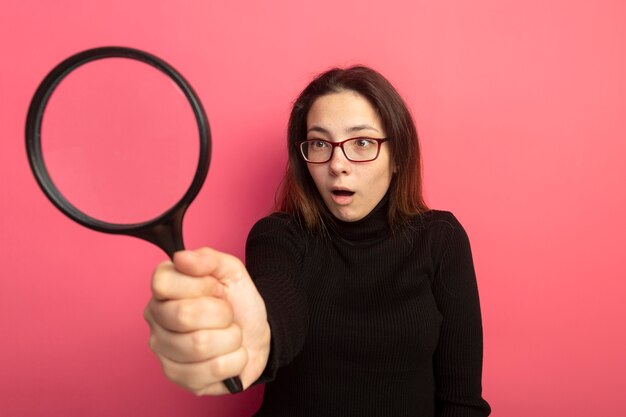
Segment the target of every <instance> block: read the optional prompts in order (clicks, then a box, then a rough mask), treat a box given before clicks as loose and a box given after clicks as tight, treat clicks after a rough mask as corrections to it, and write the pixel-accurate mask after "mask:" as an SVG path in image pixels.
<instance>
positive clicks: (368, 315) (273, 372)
mask: <svg viewBox="0 0 626 417" xmlns="http://www.w3.org/2000/svg"><path fill="white" fill-rule="evenodd" d="M386 211H387V204H386V201H385V200H383V202H381V203H380V204H379V206H377V207H376V208H375V209H374V210H373V211H372V213H370V214H369V215H368V216H367V217H366V218H364V219H362V220H360V221H357V222H350V223H348V222H342V221H338V220H336V221H334V222H333V224H332V225H331V227H330V230H329V233H328V234H327V235H323V236H322V235H313V234H311V233H309V232H307V231H306V230H305V229H303V228H302V227H301V226H300V225H299V223H298V222H297V221H296V220H295V219H294V218H293V217H292V216H289V215H286V214H277V213H276V214H273V215H271V216H269V217H266V218H264V219H261V220H260V221H259V222H258V223H257V224H256V225H255V226H254V228H253V229H252V231H251V232H250V235H249V237H248V242H247V248H246V263H247V267H248V270H249V272H250V274H251V276H252V278H253V279H254V281H255V284H256V286H257V288H258V290H259V292H260V293H261V295H262V296H263V299H264V300H265V304H266V308H267V313H268V320H269V324H270V327H271V330H272V341H271V353H270V358H269V363H268V365H267V368H266V370H265V372H264V374H263V375H262V377H261V379H260V380H259V382H267V384H266V386H265V395H264V399H263V404H262V405H261V409H260V410H259V412H258V413H257V414H256V415H257V416H259V417H261V416H262V417H268V416H271V417H282V416H284V417H308V416H311V417H313V416H314V417H335V416H337V417H368V416H371V417H387V416H389V417H404V416H406V417H434V416H437V417H444V416H446V417H452V416H455V417H460V416H472V417H478V416H481V417H482V416H487V415H488V414H489V412H490V409H489V405H488V404H487V403H486V402H485V401H484V400H483V399H482V396H481V373H482V325H481V315H480V305H479V300H478V291H477V286H476V278H475V274H474V267H473V262H472V255H471V251H470V245H469V241H468V238H467V235H466V233H465V231H464V230H463V227H462V226H461V225H460V224H459V222H458V221H457V220H456V218H455V217H454V216H453V215H452V214H451V213H448V212H443V211H429V212H427V213H425V214H423V215H421V216H416V217H415V218H414V219H412V221H411V222H410V224H408V225H407V226H406V227H404V228H403V229H402V230H400V231H396V232H395V233H392V232H391V230H390V229H389V227H388V225H387V220H386ZM270 381H271V382H270Z"/></svg>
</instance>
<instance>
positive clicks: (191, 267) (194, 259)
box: [173, 247, 245, 282]
mask: <svg viewBox="0 0 626 417" xmlns="http://www.w3.org/2000/svg"><path fill="white" fill-rule="evenodd" d="M173 262H174V266H175V267H176V270H177V271H178V272H180V273H183V274H185V275H190V276H194V277H203V276H208V275H211V276H213V277H214V278H216V279H218V280H220V281H233V282H236V281H239V280H240V279H241V278H242V277H243V275H244V273H245V267H244V266H243V263H242V262H241V261H240V260H239V259H238V258H236V257H234V256H232V255H229V254H227V253H224V252H219V251H216V250H215V249H211V248H207V247H204V248H199V249H195V250H184V251H180V252H176V253H175V254H174V259H173Z"/></svg>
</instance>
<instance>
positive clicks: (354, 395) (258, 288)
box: [146, 67, 490, 417]
mask: <svg viewBox="0 0 626 417" xmlns="http://www.w3.org/2000/svg"><path fill="white" fill-rule="evenodd" d="M288 149H289V166H288V170H287V173H286V175H285V179H284V181H283V184H282V188H281V190H280V193H279V204H278V211H277V213H274V214H272V215H270V216H268V217H266V218H264V219H261V220H260V221H259V222H258V223H257V224H256V225H255V226H254V228H253V229H252V231H251V232H250V235H249V237H248V242H247V246H246V266H244V265H243V264H242V263H241V262H239V261H238V260H237V259H235V258H234V257H232V256H230V255H227V254H223V253H220V252H216V251H214V250H212V249H208V248H204V249H199V250H197V251H185V252H180V253H177V254H176V256H175V258H174V262H173V263H170V262H166V263H163V264H161V265H160V266H159V267H158V268H157V270H156V272H155V274H154V277H153V294H154V296H153V298H152V300H151V301H150V303H149V304H148V307H147V308H146V319H147V321H148V323H149V324H150V327H151V334H152V336H151V346H152V349H153V351H154V352H155V353H156V355H157V356H158V357H159V359H160V361H161V362H162V365H163V369H164V372H165V374H166V375H167V376H168V377H169V378H170V379H171V380H173V381H174V382H176V383H178V384H180V385H181V386H183V387H184V388H186V389H188V390H191V391H193V392H195V393H196V394H199V395H201V394H211V395H215V394H223V393H226V392H227V391H226V388H225V387H224V385H223V384H222V382H221V381H223V380H225V379H227V378H229V377H233V376H236V375H240V377H241V381H242V384H243V388H247V387H249V386H250V385H251V384H253V383H267V384H266V386H265V394H264V400H263V404H262V405H261V409H260V410H259V412H258V413H257V416H290V417H294V416H297V417H306V416H316V417H319V416H342V417H348V416H359V417H365V416H376V417H384V416H412V417H414V416H423V417H428V416H438V417H441V416H487V415H488V414H489V413H490V408H489V405H488V404H487V403H486V402H485V401H484V400H483V398H482V395H481V373H482V325H481V315H480V305H479V299H478V291H477V286H476V279H475V274H474V267H473V263H472V256H471V251H470V245H469V241H468V238H467V235H466V233H465V231H464V230H463V228H462V226H461V225H460V224H459V222H458V221H457V220H456V219H455V217H454V216H453V215H452V214H451V213H449V212H443V211H435V210H429V209H428V208H427V207H426V205H425V204H424V202H423V199H422V193H421V176H420V152H419V144H418V139H417V133H416V130H415V126H414V123H413V121H412V118H411V115H410V113H409V111H408V110H407V108H406V105H405V104H404V102H403V100H402V99H401V97H400V96H399V95H398V93H397V92H396V91H395V89H394V88H393V87H392V86H391V84H390V83H389V82H388V81H387V80H386V79H385V78H384V77H383V76H381V75H380V74H379V73H377V72H376V71H374V70H372V69H370V68H366V67H352V68H348V69H333V70H330V71H327V72H325V73H323V74H321V75H320V76H318V77H317V78H316V79H314V80H313V81H312V82H311V84H309V85H308V86H307V87H306V88H305V90H304V91H303V92H302V93H301V95H300V96H299V97H298V99H297V101H296V102H295V104H294V106H293V110H292V113H291V117H290V121H289V129H288Z"/></svg>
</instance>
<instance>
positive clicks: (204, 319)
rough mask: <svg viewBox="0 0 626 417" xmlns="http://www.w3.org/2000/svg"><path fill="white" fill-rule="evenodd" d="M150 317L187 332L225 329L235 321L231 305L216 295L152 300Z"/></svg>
mask: <svg viewBox="0 0 626 417" xmlns="http://www.w3.org/2000/svg"><path fill="white" fill-rule="evenodd" d="M148 308H149V309H150V317H151V319H152V320H153V322H155V323H157V324H159V326H161V327H163V328H165V329H167V330H169V331H173V332H179V333H186V332H192V331H196V330H203V329H225V328H226V327H228V326H230V325H231V323H232V322H233V311H232V308H231V307H230V305H229V304H228V303H227V302H226V301H224V300H222V299H220V298H214V297H201V298H192V299H185V300H167V301H159V300H156V299H154V298H153V299H152V300H150V302H149V303H148Z"/></svg>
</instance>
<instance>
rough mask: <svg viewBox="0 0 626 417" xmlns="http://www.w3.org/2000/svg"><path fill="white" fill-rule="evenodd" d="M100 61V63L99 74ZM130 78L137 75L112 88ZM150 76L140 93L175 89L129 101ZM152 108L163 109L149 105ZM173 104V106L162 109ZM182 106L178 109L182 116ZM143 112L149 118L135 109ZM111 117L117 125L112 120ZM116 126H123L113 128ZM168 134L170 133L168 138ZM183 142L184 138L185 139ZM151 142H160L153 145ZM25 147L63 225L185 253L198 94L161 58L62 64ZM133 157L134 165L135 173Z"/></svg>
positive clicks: (199, 127)
mask: <svg viewBox="0 0 626 417" xmlns="http://www.w3.org/2000/svg"><path fill="white" fill-rule="evenodd" d="M104 61H107V64H106V65H104V67H99V64H102V63H103V62H104ZM85 64H89V65H85ZM129 64H132V65H130V66H129ZM145 64H147V65H145ZM133 65H135V67H133ZM155 69H156V70H157V71H154V70H155ZM92 70H93V71H92ZM90 71H91V72H90ZM70 74H71V77H70V76H69V75H70ZM94 74H97V77H98V79H97V81H96V82H95V83H94V82H89V83H84V80H85V79H90V77H91V78H92V77H93V76H94ZM133 74H139V75H138V76H137V77H136V78H135V79H133V80H131V81H120V80H121V79H123V78H124V77H127V76H128V75H133ZM116 77H119V79H118V78H116ZM157 79H158V80H159V81H156V82H155V83H153V84H149V85H145V88H144V90H143V91H146V92H150V93H154V92H156V93H157V94H160V93H161V92H164V91H167V90H168V89H169V90H171V87H172V86H174V87H176V88H174V90H175V93H174V94H173V95H171V96H164V97H159V96H156V97H151V96H149V95H148V96H146V98H145V99H144V101H143V102H142V101H135V100H139V99H140V98H141V94H138V91H136V90H137V89H139V88H140V87H142V86H144V83H146V82H150V80H157ZM146 80H148V81H146ZM92 81H93V80H92ZM109 82H110V83H111V84H108V83H109ZM155 86H156V88H155ZM162 86H164V87H162ZM118 87H121V88H118ZM53 93H54V94H53ZM181 93H182V94H181ZM116 94H118V96H116ZM128 103H130V105H128V107H125V106H124V104H128ZM159 103H161V104H162V103H165V104H167V105H166V106H155V105H156V104H159ZM176 103H178V108H177V107H169V105H170V104H171V105H174V106H176ZM181 103H183V104H181ZM103 105H104V106H106V108H103V107H102V106H103ZM181 107H186V113H185V111H182V110H181ZM147 108H150V112H139V113H135V111H134V110H136V109H139V110H144V109H147ZM190 108H191V110H192V112H193V113H190V112H189V109H190ZM120 109H121V111H120ZM44 112H45V115H46V117H45V118H44ZM173 112H181V118H180V119H176V118H175V121H174V123H172V124H171V125H167V123H165V124H164V123H162V122H167V120H169V119H171V118H170V117H165V116H166V115H171V113H173ZM120 120H124V123H116V121H120ZM181 120H184V121H186V123H184V122H181ZM194 120H195V126H196V128H195V129H194V128H193V126H194V123H193V121H194ZM190 121H191V123H189V122H190ZM116 126H122V128H121V129H119V130H116ZM181 126H182V128H181ZM190 126H191V127H192V128H191V129H190V128H189V127H190ZM170 129H173V131H172V132H170V133H167V132H169V131H170ZM180 129H182V130H180ZM190 132H191V134H190ZM185 136H188V137H190V138H191V140H189V141H186V142H185V141H184V140H183V138H184V137H185ZM194 136H195V138H194ZM159 137H162V138H164V139H163V140H162V141H161V142H159V141H158V138H159ZM198 137H199V142H198ZM173 139H175V140H173ZM172 144H173V145H172ZM179 144H181V146H179ZM182 144H185V145H182ZM26 145H27V151H28V157H29V162H30V166H31V168H32V171H33V173H34V175H35V178H36V179H37V182H38V183H39V185H40V187H41V189H42V190H43V192H44V194H45V195H46V196H47V197H48V199H50V201H51V202H52V203H53V204H54V205H55V206H56V207H57V208H58V209H59V210H60V211H61V212H63V213H64V214H65V215H67V216H68V217H69V218H71V219H72V220H74V221H76V222H78V223H79V224H81V225H83V226H85V227H88V228H90V229H93V230H97V231H100V232H104V233H111V234H122V235H128V236H134V237H138V238H140V239H143V240H146V241H148V242H151V243H153V244H155V245H157V246H158V247H160V248H161V249H163V250H164V251H165V252H166V253H167V254H168V255H169V256H170V258H172V257H173V256H174V253H175V252H177V251H181V250H183V249H184V244H183V237H182V220H183V216H184V215H185V212H186V210H187V208H188V207H189V205H190V204H191V202H192V201H193V200H194V198H195V197H196V195H197V194H198V192H199V191H200V189H201V187H202V185H203V183H204V181H205V178H206V175H207V172H208V168H209V162H210V156H211V137H210V130H209V124H208V120H207V117H206V114H205V112H204V109H203V107H202V105H201V103H200V100H199V99H198V97H197V95H196V94H195V92H194V91H193V89H192V88H191V86H190V85H189V83H187V81H186V80H185V79H184V78H183V77H182V76H181V75H180V74H179V73H178V72H177V71H176V70H174V68H172V67H171V66H170V65H168V64H167V63H165V62H164V61H163V60H161V59H159V58H157V57H156V56H154V55H151V54H148V53H146V52H143V51H139V50H136V49H131V48H122V47H104V48H96V49H90V50H87V51H84V52H81V53H78V54H76V55H73V56H71V57H70V58H68V59H66V60H64V61H63V62H61V63H60V64H59V65H57V66H56V67H55V68H54V69H53V70H52V71H51V72H50V73H49V74H48V75H47V76H46V77H45V78H44V80H43V81H42V83H41V84H40V86H39V88H38V89H37V91H36V92H35V95H34V96H33V99H32V101H31V105H30V108H29V111H28V116H27V121H26ZM55 147H56V149H55ZM44 150H45V152H44ZM159 151H160V153H159ZM44 153H45V158H44ZM189 155H192V157H191V159H192V160H193V155H196V158H197V159H195V163H189V160H190V159H189ZM137 157H139V160H141V161H142V163H143V165H142V166H141V167H135V165H136V164H137ZM142 158H143V159H142ZM177 158H178V159H177ZM111 161H115V162H111ZM155 161H156V162H155ZM194 165H195V167H196V169H195V174H193V175H187V177H190V176H191V177H192V178H186V179H185V176H186V175H185V174H183V175H182V177H183V179H182V180H178V181H176V180H175V179H176V177H178V175H174V174H177V171H178V170H177V169H176V167H181V170H180V171H182V172H183V173H185V172H186V171H185V168H189V166H191V167H193V166H194ZM129 167H130V168H131V169H130V170H128V169H127V168H129ZM171 181H174V182H173V183H171ZM168 184H169V185H168ZM189 184H190V185H189ZM61 190H62V191H61ZM172 190H173V194H172ZM168 192H169V194H168ZM176 193H178V195H176ZM164 195H165V197H163V196H164ZM181 195H182V197H180V196H181ZM70 199H71V200H72V201H73V203H70ZM152 203H154V206H153V207H149V208H148V209H147V210H146V206H150V205H151V204H152ZM223 382H224V384H225V385H226V387H227V388H228V390H229V391H230V392H240V391H241V390H242V384H241V380H240V378H239V377H232V378H227V379H225V380H224V381H223Z"/></svg>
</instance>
